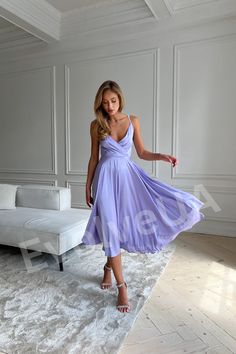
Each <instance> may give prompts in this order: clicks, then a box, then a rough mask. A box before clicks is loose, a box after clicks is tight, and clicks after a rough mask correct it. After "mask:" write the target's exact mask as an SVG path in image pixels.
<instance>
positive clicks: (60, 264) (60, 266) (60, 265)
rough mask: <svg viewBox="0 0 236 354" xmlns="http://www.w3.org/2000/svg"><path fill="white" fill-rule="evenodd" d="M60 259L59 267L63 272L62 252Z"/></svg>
mask: <svg viewBox="0 0 236 354" xmlns="http://www.w3.org/2000/svg"><path fill="white" fill-rule="evenodd" d="M58 261H59V268H60V271H61V272H63V260H62V254H60V256H58Z"/></svg>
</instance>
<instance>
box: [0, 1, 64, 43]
mask: <svg viewBox="0 0 236 354" xmlns="http://www.w3.org/2000/svg"><path fill="white" fill-rule="evenodd" d="M0 16H1V17H3V18H4V19H6V20H7V21H9V22H11V23H13V24H15V25H16V26H18V27H20V28H22V29H23V30H25V31H26V32H29V33H31V34H32V35H33V36H35V37H37V38H39V39H41V40H42V41H45V42H51V41H53V40H59V39H60V21H61V13H60V12H59V11H58V10H56V9H55V8H54V7H53V6H51V5H50V4H49V3H48V2H47V1H45V0H40V1H34V0H21V1H18V0H0Z"/></svg>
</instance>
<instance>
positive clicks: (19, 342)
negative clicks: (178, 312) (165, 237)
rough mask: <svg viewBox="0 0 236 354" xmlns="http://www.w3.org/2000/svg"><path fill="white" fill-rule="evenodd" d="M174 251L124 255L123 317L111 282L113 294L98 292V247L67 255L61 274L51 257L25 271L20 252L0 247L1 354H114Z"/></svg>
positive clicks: (100, 273)
mask: <svg viewBox="0 0 236 354" xmlns="http://www.w3.org/2000/svg"><path fill="white" fill-rule="evenodd" d="M174 250H175V245H174V244H173V243H171V244H169V245H168V246H167V247H166V248H165V249H163V250H162V251H161V252H159V253H155V254H134V253H127V252H122V262H123V274H124V278H125V281H126V282H127V285H128V295H129V302H130V304H131V307H132V308H131V312H130V313H126V314H123V313H120V312H119V311H117V310H116V307H115V305H116V301H117V288H116V286H115V279H114V277H113V288H112V289H109V290H102V289H100V282H101V279H102V276H103V265H104V263H105V262H106V258H105V257H104V253H103V251H102V248H101V245H98V246H93V247H91V246H90V247H86V246H84V245H80V246H78V247H77V248H75V249H73V250H71V251H69V252H68V253H67V256H66V260H65V262H64V271H63V272H60V271H59V268H58V263H57V261H56V259H55V258H54V257H53V256H52V255H49V254H45V253H44V254H41V255H40V256H37V257H34V258H32V259H31V265H32V268H31V269H29V268H28V266H29V263H26V262H25V257H22V253H21V250H20V249H18V248H14V247H8V246H0V352H1V351H2V352H4V353H7V354H35V353H50V354H81V353H82V354H92V353H93V354H94V353H96V354H100V353H110V354H115V353H117V352H118V350H119V348H120V346H121V344H122V342H123V340H124V339H125V337H126V335H127V334H128V332H129V331H130V329H131V327H132V325H133V323H134V321H135V318H136V317H137V315H138V312H139V311H140V309H141V307H142V306H143V304H144V302H145V301H146V300H147V298H148V297H149V295H150V293H151V290H152V288H153V286H154V285H155V283H156V281H157V279H158V278H159V277H160V275H161V273H162V272H163V270H164V268H165V267H166V265H167V264H168V261H169V260H170V258H171V255H172V254H173V252H174ZM26 264H27V266H26Z"/></svg>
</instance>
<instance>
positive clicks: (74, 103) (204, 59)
mask: <svg viewBox="0 0 236 354" xmlns="http://www.w3.org/2000/svg"><path fill="white" fill-rule="evenodd" d="M235 28H236V27H235V22H233V21H231V20H230V19H228V20H225V21H222V22H215V23H212V24H202V25H201V26H198V27H193V28H189V29H185V30H179V31H175V32H171V31H169V32H166V33H163V32H162V33H152V35H150V34H149V35H148V36H146V37H145V36H144V35H143V36H142V37H140V38H139V39H134V40H130V41H129V42H126V41H124V42H122V43H119V44H117V43H116V44H114V45H109V46H104V47H97V48H93V49H87V50H83V51H76V50H74V51H62V52H61V53H58V52H57V53H55V54H53V53H50V54H47V53H45V52H44V53H42V55H40V54H38V55H37V56H32V57H31V58H27V57H26V58H22V60H18V61H15V62H9V63H5V64H4V65H1V75H0V79H1V82H0V102H1V119H0V124H1V126H0V182H1V183H5V182H7V183H17V184H24V183H45V184H55V185H60V186H70V187H71V189H72V202H73V206H74V207H86V203H85V191H84V190H85V182H86V173H87V163H88V159H89V156H90V136H89V125H90V122H91V121H92V120H93V119H94V116H93V100H94V96H95V94H96V91H97V88H98V86H99V85H100V84H101V83H102V82H103V81H104V80H107V79H112V80H116V81H117V82H118V83H119V84H120V86H121V87H122V88H123V91H124V94H125V97H126V102H127V104H126V107H125V112H127V113H128V112H129V113H133V114H135V115H137V116H138V117H139V118H140V123H141V129H142V136H143V140H144V142H145V146H146V148H147V149H149V150H151V151H156V152H162V153H167V154H173V155H174V156H176V157H177V158H178V159H179V165H178V166H177V167H176V168H174V169H173V170H172V168H171V166H170V165H169V164H167V163H165V162H160V161H159V162H150V161H143V160H140V159H138V158H137V155H136V152H135V149H134V148H133V154H132V158H133V159H134V160H135V161H136V162H137V163H138V164H139V165H140V166H141V167H143V168H144V169H145V170H146V171H147V173H148V174H150V175H151V176H152V177H154V178H157V179H159V180H161V181H163V182H165V183H169V184H172V185H173V186H175V187H179V188H181V189H183V190H186V191H188V192H190V193H194V192H195V193H196V195H197V196H199V197H200V198H201V199H202V200H203V201H205V198H204V196H203V195H202V194H197V192H196V190H197V189H200V190H201V191H204V190H205V193H206V191H208V192H209V194H208V195H207V194H205V197H207V199H208V200H207V202H208V203H210V204H211V206H208V207H207V208H206V209H205V210H204V211H203V212H204V213H205V215H206V220H205V221H204V222H203V223H201V225H198V226H196V227H194V229H193V231H194V230H195V231H198V232H203V233H216V234H221V235H229V236H236V165H235V156H236V144H235V138H234V135H235V131H236V120H235V112H236V100H235V92H236V71H235V63H236V30H235ZM210 198H212V200H210ZM212 206H213V207H212Z"/></svg>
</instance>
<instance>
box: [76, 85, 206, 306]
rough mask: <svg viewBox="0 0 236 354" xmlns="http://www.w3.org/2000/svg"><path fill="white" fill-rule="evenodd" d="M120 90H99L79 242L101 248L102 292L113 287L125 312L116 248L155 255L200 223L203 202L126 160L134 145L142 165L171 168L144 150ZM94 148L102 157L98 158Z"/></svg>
mask: <svg viewBox="0 0 236 354" xmlns="http://www.w3.org/2000/svg"><path fill="white" fill-rule="evenodd" d="M123 108H124V97H123V94H122V91H121V88H120V87H119V85H118V84H117V83H116V82H114V81H105V82H104V83H103V84H102V85H101V86H100V87H99V89H98V91H97V94H96V97H95V102H94V112H95V116H96V119H94V120H93V121H92V122H91V125H90V135H91V156H90V159H89V163H88V174H87V181H86V203H87V205H88V206H89V207H90V208H91V207H92V211H91V215H90V218H89V221H88V224H87V227H86V231H85V233H84V235H83V240H82V241H83V243H84V244H87V245H94V244H98V243H102V244H103V250H104V252H105V256H106V257H107V261H106V264H105V266H104V276H103V280H102V282H101V288H102V289H109V288H110V287H111V286H112V277H111V271H113V274H114V276H115V279H116V283H117V284H116V285H117V288H118V299H117V309H118V310H119V311H120V312H129V311H130V304H129V302H128V294H127V284H126V282H125V280H124V278H123V273H122V262H121V249H124V250H126V251H128V252H137V253H154V252H159V251H160V250H161V249H162V248H163V247H164V246H165V245H167V244H168V243H169V242H171V241H172V240H173V239H174V238H175V237H176V236H177V235H178V234H179V233H180V232H181V231H183V230H187V229H190V228H191V227H192V226H193V225H194V224H195V223H197V222H199V221H200V220H201V219H203V218H204V215H203V214H202V213H201V212H200V211H199V210H200V208H201V207H202V206H203V203H202V202H201V201H200V200H198V199H197V198H196V197H194V196H193V195H192V194H189V193H187V192H184V191H182V190H179V189H176V188H173V187H171V186H170V185H168V184H164V183H161V182H159V181H158V180H156V179H153V178H151V177H150V176H148V175H147V174H146V172H145V171H144V170H143V169H142V168H141V167H139V166H138V165H137V164H136V163H135V162H134V161H133V160H132V159H131V157H130V156H131V149H132V145H133V143H134V146H135V149H136V151H137V155H138V156H139V158H140V159H143V160H149V161H153V160H159V161H165V162H168V163H171V165H172V166H173V167H175V166H176V165H177V163H178V161H177V159H176V157H174V156H171V155H166V154H161V153H156V152H151V151H148V150H146V149H145V147H144V143H143V140H142V137H141V131H140V123H139V119H138V118H137V117H136V116H134V115H129V114H126V113H124V112H123ZM99 147H100V148H101V158H100V159H99Z"/></svg>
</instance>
